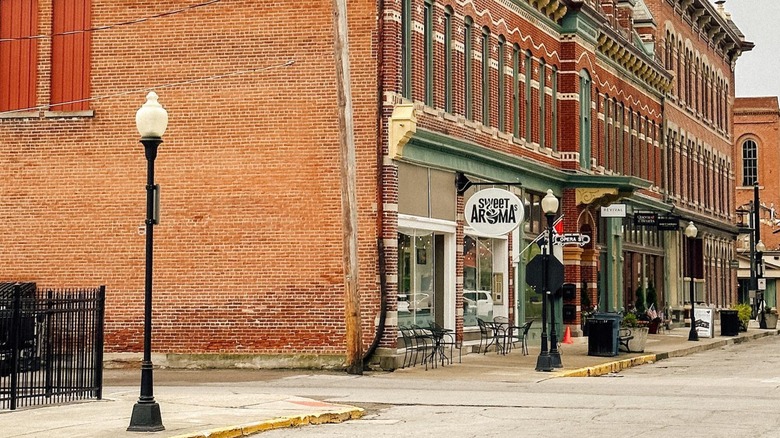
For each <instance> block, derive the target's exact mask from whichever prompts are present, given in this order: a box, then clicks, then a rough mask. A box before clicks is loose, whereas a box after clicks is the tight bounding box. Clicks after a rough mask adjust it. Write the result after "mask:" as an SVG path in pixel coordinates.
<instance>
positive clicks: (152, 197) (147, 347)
mask: <svg viewBox="0 0 780 438" xmlns="http://www.w3.org/2000/svg"><path fill="white" fill-rule="evenodd" d="M135 124H136V127H137V128H138V133H139V134H141V144H143V145H144V151H145V154H146V163H147V172H146V221H145V223H146V279H145V284H144V356H143V360H142V362H141V395H140V396H139V397H138V401H137V402H136V403H135V405H134V406H133V414H132V416H131V417H130V426H129V427H128V428H127V430H128V431H130V432H158V431H161V430H165V426H163V424H162V416H161V415H160V405H158V404H157V402H156V401H155V400H154V381H153V375H152V370H153V366H152V266H153V263H152V261H153V248H154V225H155V224H156V223H157V222H158V215H157V212H156V211H155V210H156V209H155V206H156V202H155V201H156V199H158V198H157V195H158V194H159V187H158V186H156V185H155V183H154V160H155V158H157V147H158V146H160V143H162V135H163V134H164V133H165V128H167V127H168V112H167V111H165V108H163V107H162V105H160V103H159V102H157V93H155V92H154V91H152V92H150V93H149V94H147V95H146V103H145V104H144V105H143V106H142V107H141V108H140V109H139V110H138V112H136V114H135Z"/></svg>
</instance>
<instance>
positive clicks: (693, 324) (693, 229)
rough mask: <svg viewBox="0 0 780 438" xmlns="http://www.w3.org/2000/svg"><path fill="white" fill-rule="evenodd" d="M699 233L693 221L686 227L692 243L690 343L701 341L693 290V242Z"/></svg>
mask: <svg viewBox="0 0 780 438" xmlns="http://www.w3.org/2000/svg"><path fill="white" fill-rule="evenodd" d="M698 233H699V230H698V229H697V228H696V225H694V224H693V221H691V222H688V226H687V227H685V235H686V236H687V237H688V239H689V242H690V245H688V275H689V276H690V278H691V331H690V332H689V333H688V340H689V341H698V340H699V333H698V332H696V314H695V307H696V303H695V301H696V297H695V293H694V290H693V241H694V239H696V234H698Z"/></svg>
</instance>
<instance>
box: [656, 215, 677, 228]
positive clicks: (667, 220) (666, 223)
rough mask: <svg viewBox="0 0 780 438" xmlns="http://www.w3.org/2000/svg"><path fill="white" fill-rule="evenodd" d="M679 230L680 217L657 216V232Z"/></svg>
mask: <svg viewBox="0 0 780 438" xmlns="http://www.w3.org/2000/svg"><path fill="white" fill-rule="evenodd" d="M679 229H680V216H659V217H658V230H659V231H677V230H679Z"/></svg>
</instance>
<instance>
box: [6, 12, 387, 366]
mask: <svg viewBox="0 0 780 438" xmlns="http://www.w3.org/2000/svg"><path fill="white" fill-rule="evenodd" d="M40 3H41V9H42V10H43V11H50V10H51V2H50V0H40ZM188 4H192V2H188ZM181 7H183V4H182V2H179V1H167V0H163V1H157V2H136V1H127V0H119V1H110V2H109V1H103V0H94V7H93V25H95V26H101V25H105V24H110V23H117V22H123V21H128V20H133V19H137V18H141V17H146V16H150V15H154V14H158V13H161V12H165V11H171V10H175V9H179V8H181ZM49 13H50V12H45V13H43V14H42V17H43V18H45V17H46V15H47V14H49ZM376 13H377V12H376V4H375V2H371V1H365V0H359V1H350V2H349V20H350V30H351V32H350V49H351V61H352V84H353V96H354V101H355V126H356V132H355V135H356V143H357V160H358V163H359V165H358V167H357V178H358V181H357V187H358V201H359V204H360V210H359V223H360V225H359V228H360V232H361V233H360V236H361V238H360V244H359V256H360V290H361V294H362V297H361V300H362V310H363V337H364V340H365V342H366V343H368V342H370V340H371V338H372V337H373V326H374V317H375V316H376V312H377V309H378V302H379V300H378V286H377V280H376V278H377V277H376V259H377V257H376V248H375V243H376V241H375V239H376V230H375V226H376V219H375V217H374V215H375V208H372V206H373V205H375V203H376V194H375V192H376V181H377V176H376V174H375V169H376V144H377V143H376V133H377V126H376V110H377V99H378V98H377V92H376V90H377V85H376V80H377V75H376V71H377V67H376V60H375V53H374V51H375V50H376V47H375V36H376V29H375V26H376V21H375V17H376ZM331 20H332V14H331V3H330V2H315V3H307V4H306V5H305V6H304V5H303V4H302V3H300V2H294V1H282V2H273V3H268V2H256V1H248V0H245V1H244V0H239V1H230V2H219V3H215V4H213V5H209V6H207V7H202V8H198V9H194V10H191V11H188V12H185V13H180V14H175V15H171V16H169V17H164V18H160V19H154V20H149V21H147V22H143V23H138V24H134V25H130V26H121V27H116V28H114V29H111V30H106V31H101V32H95V33H94V34H93V55H92V59H93V66H92V90H93V96H112V95H116V94H120V93H123V92H127V91H130V90H139V91H134V92H130V93H127V94H121V95H116V96H115V97H109V98H101V99H98V100H95V101H94V102H92V104H91V109H92V110H93V111H94V116H92V117H44V116H43V113H42V112H39V115H36V116H34V117H30V118H3V119H0V138H1V139H2V140H0V148H2V153H0V212H1V213H0V217H1V218H2V224H3V226H4V232H3V233H2V237H0V247H2V248H3V251H0V265H2V266H3V270H2V273H0V277H1V278H0V279H2V280H4V281H9V280H23V281H36V282H38V283H39V286H41V287H43V288H45V287H47V286H55V285H56V286H75V285H82V286H83V285H94V284H106V285H107V313H106V348H107V350H108V351H140V350H141V347H142V330H143V296H144V294H143V287H144V236H143V235H141V234H140V233H139V227H140V226H141V225H142V224H143V220H144V216H145V195H146V192H145V189H144V185H145V178H146V162H145V159H144V154H143V148H142V146H141V145H140V144H139V143H138V134H137V132H136V129H135V125H134V122H133V120H134V113H135V111H136V110H137V108H138V107H140V105H141V104H143V102H144V95H145V94H146V92H145V91H140V90H143V89H146V88H152V87H154V86H155V85H159V84H168V83H177V82H182V81H187V80H192V79H196V78H204V77H208V76H212V75H224V74H227V73H233V72H237V71H242V70H252V69H258V71H256V72H255V73H248V74H243V75H237V76H232V77H226V78H222V79H213V80H204V81H201V82H195V83H190V84H183V85H177V86H172V87H157V89H156V91H157V93H158V94H159V95H160V102H161V103H162V104H163V105H164V106H165V107H166V108H167V110H168V112H169V115H170V124H169V126H168V131H167V132H166V134H165V136H164V143H163V144H162V146H161V147H160V151H159V155H158V159H157V182H158V183H159V184H160V185H161V186H162V218H161V223H160V225H158V226H157V227H156V230H155V231H156V232H155V265H154V317H153V321H154V344H153V348H154V351H155V352H181V353H185V352H205V351H208V352H223V351H230V352H282V353H290V352H317V353H341V352H343V350H344V348H345V341H344V333H345V330H344V323H343V321H344V315H343V312H344V310H343V309H344V305H343V302H344V292H343V275H342V272H343V271H342V249H341V241H342V225H341V204H340V203H341V198H340V196H341V185H340V177H339V153H338V151H339V142H338V121H337V113H336V107H335V102H336V94H335V68H334V57H333V53H334V49H333V44H332V41H333V34H332V29H333V26H332V21H331ZM49 29H50V22H48V23H47V22H46V20H45V19H42V20H41V24H40V32H41V33H43V34H45V33H48V32H49ZM43 41H44V42H43V43H42V44H40V45H39V47H40V49H39V50H40V53H41V56H39V59H40V61H39V62H40V65H39V72H40V73H39V92H38V101H39V104H47V103H48V102H47V99H48V97H47V96H48V75H49V71H50V70H49V68H48V64H47V63H48V55H46V53H45V51H46V50H47V47H48V44H47V43H46V40H43ZM290 60H292V61H294V64H292V65H291V66H288V67H282V66H281V65H282V64H284V63H285V62H287V61H290ZM6 117H7V116H6Z"/></svg>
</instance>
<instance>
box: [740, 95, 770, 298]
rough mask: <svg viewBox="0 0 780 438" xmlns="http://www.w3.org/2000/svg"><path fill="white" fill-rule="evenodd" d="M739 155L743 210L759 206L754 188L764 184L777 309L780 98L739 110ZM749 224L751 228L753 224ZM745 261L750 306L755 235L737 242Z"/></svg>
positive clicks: (763, 218)
mask: <svg viewBox="0 0 780 438" xmlns="http://www.w3.org/2000/svg"><path fill="white" fill-rule="evenodd" d="M734 138H735V143H734V149H735V152H734V155H735V157H736V163H737V175H736V178H737V188H736V191H737V206H738V207H742V209H743V210H750V209H751V206H752V205H753V204H752V203H753V200H754V195H755V193H754V186H755V184H756V183H758V196H759V204H760V205H761V207H760V209H759V213H760V214H759V225H760V235H759V237H760V239H761V241H762V242H763V243H764V245H765V246H766V251H765V252H764V257H763V263H764V277H766V301H767V305H768V306H773V307H775V306H777V286H776V283H777V278H779V277H780V262H779V261H780V234H775V233H776V231H777V230H778V229H780V228H778V226H780V217H778V212H777V208H778V207H780V193H778V192H777V187H780V172H778V167H777V166H778V164H779V163H780V107H779V106H778V98H777V97H741V98H737V99H736V101H735V105H734ZM747 219H748V220H746V221H744V220H743V222H744V225H745V226H750V224H751V222H750V220H749V218H747ZM754 222H755V221H754ZM737 251H738V253H739V254H740V255H741V260H740V267H741V269H740V273H739V277H740V286H741V287H740V292H741V297H740V298H741V299H742V301H745V302H748V301H749V296H748V290H749V289H750V286H749V279H750V265H749V263H750V257H749V255H750V234H749V233H746V234H743V235H741V239H739V240H738V241H737Z"/></svg>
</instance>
